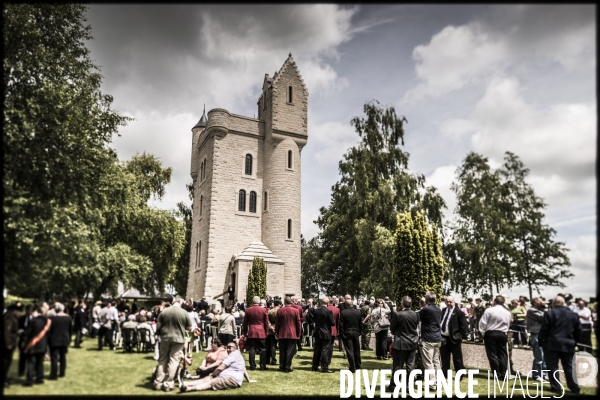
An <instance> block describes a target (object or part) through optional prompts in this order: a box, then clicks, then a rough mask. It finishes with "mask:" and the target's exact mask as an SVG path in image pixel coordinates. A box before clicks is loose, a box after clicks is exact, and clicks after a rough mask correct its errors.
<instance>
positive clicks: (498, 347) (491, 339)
mask: <svg viewBox="0 0 600 400" xmlns="http://www.w3.org/2000/svg"><path fill="white" fill-rule="evenodd" d="M483 339H484V342H485V352H486V354H487V358H488V361H489V362H490V369H491V370H492V371H495V372H496V374H497V376H498V377H501V378H504V375H506V370H507V368H508V350H507V348H506V345H507V343H508V338H507V337H506V333H504V332H500V331H487V332H485V335H484V337H483Z"/></svg>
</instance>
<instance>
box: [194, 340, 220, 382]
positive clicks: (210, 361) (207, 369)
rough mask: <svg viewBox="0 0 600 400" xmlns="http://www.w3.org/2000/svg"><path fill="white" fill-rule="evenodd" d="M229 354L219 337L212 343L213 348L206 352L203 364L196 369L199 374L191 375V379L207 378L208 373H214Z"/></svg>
mask: <svg viewBox="0 0 600 400" xmlns="http://www.w3.org/2000/svg"><path fill="white" fill-rule="evenodd" d="M227 355H228V353H227V350H226V349H225V346H223V343H221V341H220V340H219V339H218V338H217V339H215V340H213V341H212V343H211V349H210V350H209V351H208V353H206V357H205V358H204V360H203V361H202V365H200V366H199V367H198V368H197V369H196V373H197V374H198V375H197V376H195V377H191V379H201V378H206V377H207V376H208V375H210V374H211V373H213V372H214V370H215V369H217V367H218V366H219V365H221V363H222V362H223V360H225V359H226V358H227Z"/></svg>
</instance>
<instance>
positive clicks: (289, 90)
mask: <svg viewBox="0 0 600 400" xmlns="http://www.w3.org/2000/svg"><path fill="white" fill-rule="evenodd" d="M291 102H292V87H291V86H289V87H288V103H291Z"/></svg>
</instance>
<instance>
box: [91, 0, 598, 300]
mask: <svg viewBox="0 0 600 400" xmlns="http://www.w3.org/2000/svg"><path fill="white" fill-rule="evenodd" d="M595 15H596V10H595V6H594V5H475V4H474V5H433V4H431V5H373V6H371V5H365V6H340V5H333V4H327V5H224V6H216V5H194V4H189V5H118V4H92V5H91V6H90V9H89V12H88V22H89V23H90V25H91V26H92V35H93V36H94V40H93V41H91V42H89V48H90V49H91V54H92V58H93V59H94V60H95V62H96V64H98V65H99V66H101V72H102V74H103V75H104V81H103V91H104V92H105V93H108V94H111V95H113V96H114V99H115V101H114V107H115V108H116V109H117V110H119V111H120V112H121V113H122V114H125V115H128V116H131V117H133V118H135V121H133V122H131V123H130V124H129V126H127V127H124V128H122V129H121V130H120V132H119V133H120V135H121V136H116V135H115V137H114V141H113V146H114V147H115V148H116V150H117V152H118V154H119V157H120V158H121V159H128V158H130V157H131V156H133V155H135V154H136V153H142V152H144V151H145V152H149V153H153V154H155V155H156V156H158V157H159V158H160V159H161V160H162V162H163V163H164V164H165V165H166V166H170V167H172V168H173V177H172V183H171V184H170V185H169V186H168V187H167V195H166V196H165V198H164V199H163V201H162V202H158V201H155V202H153V205H154V206H156V207H161V208H174V207H175V204H176V203H177V202H178V201H182V200H184V201H187V193H186V189H185V183H187V182H190V181H191V178H190V175H189V171H190V152H191V127H192V126H194V124H195V123H196V122H197V121H198V119H199V118H200V116H201V114H202V107H203V105H204V104H206V108H207V110H209V109H212V108H225V109H227V110H229V111H231V112H233V113H236V114H241V115H247V116H250V117H253V116H254V115H255V114H256V101H257V99H258V97H259V95H260V91H261V85H262V81H263V77H264V74H265V73H268V74H269V75H271V76H272V75H273V73H274V72H275V71H276V70H278V69H279V68H280V67H281V65H282V64H283V62H284V60H285V59H286V58H287V55H288V53H289V52H290V51H291V52H292V54H293V56H294V59H295V60H296V63H297V65H298V67H299V69H300V72H301V73H302V76H303V78H304V80H305V82H306V85H307V88H308V91H309V93H310V95H309V101H308V134H309V140H308V144H307V145H306V147H305V148H304V149H303V151H302V165H303V168H302V232H303V234H304V236H305V237H307V238H311V237H313V236H315V235H316V234H317V232H318V230H317V227H316V225H315V224H314V223H313V221H314V220H315V219H316V218H317V216H318V214H319V208H320V207H322V206H326V205H328V204H329V201H330V194H331V186H332V185H333V184H334V183H335V182H336V181H337V180H338V177H339V175H338V170H337V166H338V162H339V160H340V159H341V158H342V155H343V154H344V153H345V152H346V150H347V149H348V148H349V147H350V146H352V145H354V144H355V143H356V142H357V140H358V136H357V134H356V133H355V132H354V131H353V129H352V127H351V126H350V119H351V118H352V117H354V116H360V115H361V114H362V107H363V104H364V103H365V102H368V101H370V100H373V99H376V100H378V101H379V102H380V103H381V104H383V105H393V106H394V107H395V108H396V111H397V113H398V114H400V115H404V116H405V117H406V118H407V120H408V124H407V125H406V126H405V143H406V150H407V151H408V152H409V153H410V154H411V158H410V163H409V166H410V168H411V170H413V171H415V172H419V173H422V174H424V175H425V176H426V178H427V183H428V184H430V185H433V186H435V187H437V188H438V190H439V191H440V192H441V193H442V195H443V197H444V199H445V200H446V202H447V204H448V210H446V217H447V219H451V218H452V211H453V210H454V205H455V198H454V194H453V193H452V192H451V191H450V189H449V188H450V184H451V183H452V181H453V180H454V173H455V171H456V168H457V167H458V166H459V165H460V164H461V162H462V160H463V159H464V157H465V156H466V154H467V153H468V152H469V151H475V152H478V153H480V154H482V155H484V156H486V157H488V158H489V159H490V163H491V165H492V166H494V167H497V166H499V165H500V164H501V163H502V157H503V154H504V152H505V151H512V152H513V153H515V154H517V155H518V156H519V157H521V159H522V161H523V162H524V163H525V165H526V166H527V167H528V168H529V169H530V170H531V173H530V178H529V182H530V183H531V184H532V185H533V186H534V188H535V190H536V194H537V195H538V196H541V197H542V198H544V199H545V201H546V203H547V204H548V207H547V212H546V222H547V223H548V224H550V225H551V226H552V227H554V228H555V229H556V230H557V240H560V241H563V242H565V243H566V245H567V247H568V248H569V249H570V252H569V256H570V258H571V262H572V264H573V266H572V270H573V272H574V273H575V277H574V278H573V279H569V280H567V281H565V283H566V284H567V288H566V289H564V291H565V292H570V293H573V294H574V295H576V296H582V297H589V296H593V295H594V293H595V292H596V287H595V286H596V280H595V279H590V278H591V277H592V276H593V275H594V274H595V273H596V268H595V266H596V263H595V260H596V177H595V163H596V136H597V116H596V115H597V111H596V108H597V102H596V84H597V82H596V43H595V38H596V33H595V30H596V20H595ZM558 291H559V290H558V289H556V288H549V289H544V290H542V294H543V295H545V296H553V295H555V294H556V293H558ZM506 293H507V294H509V295H511V296H514V295H518V294H524V293H526V291H525V290H524V289H523V288H513V290H506Z"/></svg>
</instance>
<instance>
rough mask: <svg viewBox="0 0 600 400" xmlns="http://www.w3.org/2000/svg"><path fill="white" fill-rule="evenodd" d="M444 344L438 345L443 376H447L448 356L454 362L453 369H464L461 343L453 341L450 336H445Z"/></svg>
mask: <svg viewBox="0 0 600 400" xmlns="http://www.w3.org/2000/svg"><path fill="white" fill-rule="evenodd" d="M445 339H446V344H444V345H443V346H442V347H440V359H441V361H442V372H443V373H444V376H445V377H446V378H447V377H448V370H449V369H450V356H452V361H453V362H454V369H455V370H456V371H458V370H461V369H465V364H464V363H463V356H462V343H461V342H457V343H453V342H452V341H451V340H450V338H448V337H445Z"/></svg>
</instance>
